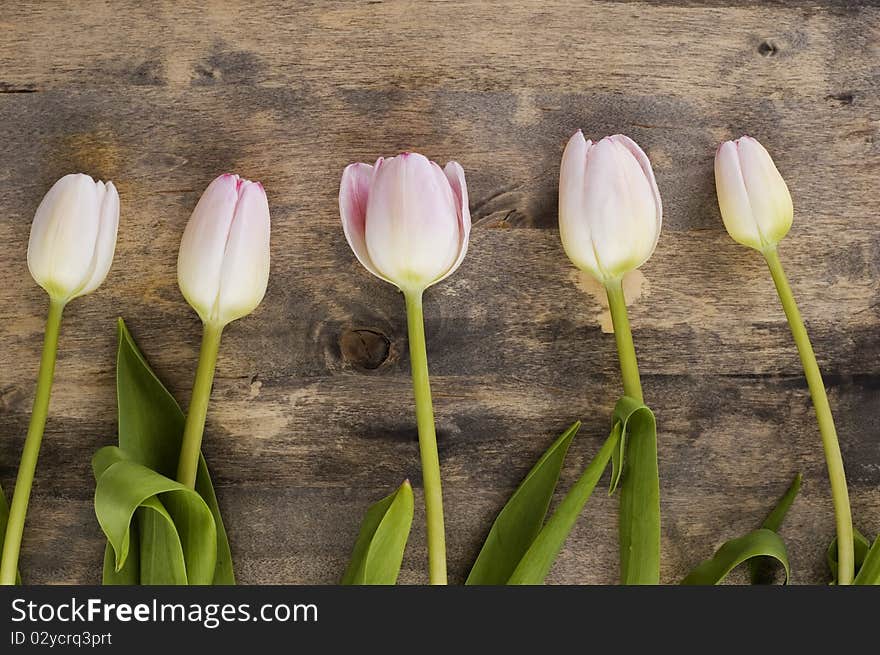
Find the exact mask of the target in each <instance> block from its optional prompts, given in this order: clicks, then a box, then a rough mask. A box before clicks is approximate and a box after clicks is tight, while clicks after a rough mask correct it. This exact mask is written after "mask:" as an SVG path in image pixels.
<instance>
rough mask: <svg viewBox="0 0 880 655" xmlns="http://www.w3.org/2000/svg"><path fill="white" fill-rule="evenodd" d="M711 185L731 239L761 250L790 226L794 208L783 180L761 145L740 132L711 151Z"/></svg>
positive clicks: (778, 237)
mask: <svg viewBox="0 0 880 655" xmlns="http://www.w3.org/2000/svg"><path fill="white" fill-rule="evenodd" d="M715 188H716V190H717V192H718V206H719V207H720V208H721V217H722V218H723V219H724V227H726V228H727V232H728V233H729V234H730V236H731V237H733V239H734V240H735V241H738V242H739V243H741V244H743V245H745V246H749V247H750V248H754V249H755V250H764V249H765V248H772V247H775V246H776V244H777V243H779V242H780V241H781V240H782V237H784V236H785V235H786V234H788V230H789V229H790V228H791V221H792V218H793V216H794V208H793V207H792V204H791V194H789V192H788V187H787V186H786V185H785V180H783V179H782V176H781V175H780V174H779V171H778V170H776V166H775V165H774V164H773V159H772V158H771V157H770V153H768V152H767V151H766V150H765V149H764V146H762V145H761V144H760V143H758V142H757V141H756V140H755V139H753V138H751V137H748V136H744V137H741V138H739V139H737V140H736V141H725V142H724V143H722V144H721V147H719V148H718V152H717V153H716V154H715Z"/></svg>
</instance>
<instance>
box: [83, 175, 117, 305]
mask: <svg viewBox="0 0 880 655" xmlns="http://www.w3.org/2000/svg"><path fill="white" fill-rule="evenodd" d="M98 188H99V190H100V193H99V196H100V198H101V199H100V207H101V209H100V218H99V226H98V238H97V240H96V242H95V248H94V255H93V257H92V274H91V276H90V278H89V280H88V282H86V285H85V286H84V287H83V289H82V290H81V291H79V293H77V294H76V295H77V296H84V295H86V294H88V293H91V292H92V291H94V290H95V289H97V288H98V287H99V286H101V284H102V283H103V282H104V280H105V279H106V277H107V273H109V272H110V266H111V265H112V264H113V255H114V253H115V252H116V236H117V232H118V230H119V194H118V193H117V191H116V187H115V186H114V185H113V183H112V182H107V184H106V185H104V183H102V182H99V183H98Z"/></svg>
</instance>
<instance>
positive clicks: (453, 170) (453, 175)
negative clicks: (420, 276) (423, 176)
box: [432, 161, 471, 284]
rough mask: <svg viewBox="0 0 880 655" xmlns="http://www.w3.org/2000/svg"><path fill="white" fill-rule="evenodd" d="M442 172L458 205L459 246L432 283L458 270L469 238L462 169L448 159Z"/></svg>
mask: <svg viewBox="0 0 880 655" xmlns="http://www.w3.org/2000/svg"><path fill="white" fill-rule="evenodd" d="M443 173H444V174H445V175H446V179H447V180H448V181H449V186H450V188H451V189H452V193H453V195H454V196H455V199H456V201H457V203H458V207H459V214H458V217H459V246H458V256H457V257H456V259H455V262H454V263H453V264H452V266H451V267H450V268H449V270H448V271H446V273H444V274H443V276H442V277H440V278H438V279H437V280H436V281H435V282H433V283H432V284H436V283H437V282H440V281H441V280H445V279H446V278H448V277H449V276H450V275H452V274H453V273H455V271H456V270H458V267H459V266H461V262H462V261H464V256H465V255H466V254H467V251H468V244H469V242H470V238H471V209H470V206H469V204H468V190H467V182H466V181H465V179H464V169H463V168H462V167H461V164H459V163H458V162H457V161H450V162H447V163H446V166H445V167H444V168H443Z"/></svg>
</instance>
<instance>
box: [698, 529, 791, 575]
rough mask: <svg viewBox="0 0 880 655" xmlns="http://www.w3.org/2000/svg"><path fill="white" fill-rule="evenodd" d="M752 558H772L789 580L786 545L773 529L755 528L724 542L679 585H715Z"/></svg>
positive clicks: (789, 572) (789, 571)
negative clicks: (780, 565) (780, 566)
mask: <svg viewBox="0 0 880 655" xmlns="http://www.w3.org/2000/svg"><path fill="white" fill-rule="evenodd" d="M754 557H772V558H773V559H775V560H777V561H778V562H779V563H780V564H782V567H783V569H784V570H785V581H786V584H787V583H788V581H789V579H790V578H791V570H790V567H789V564H788V552H787V551H786V548H785V542H784V541H782V537H780V536H779V535H778V534H777V533H776V532H774V531H773V530H768V529H767V528H758V529H757V530H753V531H752V532H750V533H748V534H747V535H744V536H742V537H738V538H736V539H731V540H730V541H726V542H724V543H723V544H722V545H721V547H720V548H719V549H718V550H717V551H715V554H714V555H713V556H712V557H711V558H710V559H707V560H705V561H703V562H701V563H700V564H699V565H697V566H696V567H695V568H694V569H693V570H692V571H691V572H690V573H688V575H687V576H686V577H685V578H684V580H682V581H681V584H682V585H716V584H718V583H719V582H721V581H722V580H724V578H725V577H727V574H728V573H730V572H731V571H732V570H733V569H735V568H736V567H737V566H739V565H740V564H742V563H743V562H746V561H748V560H750V559H751V558H754Z"/></svg>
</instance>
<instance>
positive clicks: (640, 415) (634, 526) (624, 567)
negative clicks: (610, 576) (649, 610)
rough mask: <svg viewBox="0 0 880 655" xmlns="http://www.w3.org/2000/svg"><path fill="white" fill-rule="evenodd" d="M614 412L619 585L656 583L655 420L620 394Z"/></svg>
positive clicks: (644, 408) (644, 407)
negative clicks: (620, 455) (617, 425)
mask: <svg viewBox="0 0 880 655" xmlns="http://www.w3.org/2000/svg"><path fill="white" fill-rule="evenodd" d="M614 416H615V419H616V420H617V421H620V422H621V426H622V429H621V441H622V442H625V444H626V458H625V460H624V461H621V463H620V464H619V467H618V468H619V470H618V473H617V475H618V476H620V478H621V482H620V507H619V510H618V515H619V522H618V536H619V542H620V544H619V546H620V583H621V584H624V585H641V584H651V585H655V584H659V583H660V471H659V469H658V465H657V421H656V420H655V418H654V413H653V412H652V411H651V410H650V409H649V408H648V406H647V405H645V404H644V403H642V402H640V401H638V400H636V399H635V398H630V397H628V396H623V397H622V398H621V399H620V400H618V401H617V404H616V406H615V408H614Z"/></svg>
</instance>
